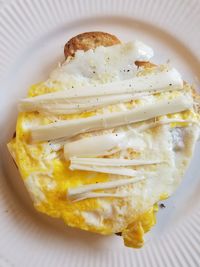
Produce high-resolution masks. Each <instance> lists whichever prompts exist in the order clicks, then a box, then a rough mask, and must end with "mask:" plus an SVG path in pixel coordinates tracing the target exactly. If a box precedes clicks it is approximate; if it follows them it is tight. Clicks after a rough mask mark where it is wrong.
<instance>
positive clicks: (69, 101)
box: [18, 69, 183, 114]
mask: <svg viewBox="0 0 200 267" xmlns="http://www.w3.org/2000/svg"><path fill="white" fill-rule="evenodd" d="M182 88H183V81H182V79H181V76H180V74H179V73H178V72H177V71H176V69H171V70H164V71H162V72H158V73H157V72H156V73H152V74H149V75H145V76H140V77H134V78H132V79H128V80H122V81H118V82H113V83H107V84H101V85H97V86H90V87H86V88H74V89H68V90H64V91H59V92H55V93H49V94H45V95H40V96H35V97H31V98H25V99H22V100H20V102H19V106H18V107H19V110H20V111H40V112H47V113H54V114H70V113H80V112H82V111H86V110H92V109H95V108H97V107H102V106H105V105H110V104H115V103H118V102H126V101H130V100H134V99H138V98H141V97H142V96H144V95H148V94H150V93H153V94H155V93H159V92H162V91H169V90H170V91H171V90H179V89H182Z"/></svg>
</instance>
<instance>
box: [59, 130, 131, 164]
mask: <svg viewBox="0 0 200 267" xmlns="http://www.w3.org/2000/svg"><path fill="white" fill-rule="evenodd" d="M125 136H126V135H125V133H118V134H106V135H97V136H91V137H87V138H83V139H79V140H77V141H74V142H68V143H66V144H65V145H64V155H65V158H66V159H69V158H70V157H74V156H76V157H81V156H82V157H83V156H99V155H105V154H107V152H108V150H110V149H112V148H113V147H115V146H117V145H118V144H119V143H121V142H122V140H123V139H124V138H125Z"/></svg>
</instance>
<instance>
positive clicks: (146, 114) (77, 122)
mask: <svg viewBox="0 0 200 267" xmlns="http://www.w3.org/2000/svg"><path fill="white" fill-rule="evenodd" d="M192 105H193V101H192V98H191V97H190V96H188V95H180V96H177V97H176V98H173V99H160V100H157V101H156V102H153V103H148V104H146V105H141V106H138V107H136V108H133V109H131V110H127V111H121V112H112V113H108V114H103V115H97V116H92V117H88V118H81V119H72V120H65V121H58V122H55V123H51V124H48V125H41V126H33V127H32V129H30V132H31V137H32V140H33V141H45V140H53V139H57V138H61V137H66V138H69V137H72V136H75V135H77V134H80V133H85V132H91V131H95V130H102V129H109V128H114V127H118V126H122V125H127V124H130V123H134V122H139V121H143V120H148V119H151V118H154V117H157V116H161V115H165V114H170V113H176V112H181V111H184V110H187V109H189V108H191V107H192Z"/></svg>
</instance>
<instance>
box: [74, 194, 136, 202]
mask: <svg viewBox="0 0 200 267" xmlns="http://www.w3.org/2000/svg"><path fill="white" fill-rule="evenodd" d="M130 196H131V195H130V194H129V193H115V194H112V193H95V192H91V193H85V194H80V195H76V196H75V198H74V199H73V200H72V201H73V202H77V201H81V200H84V199H89V198H105V197H114V198H125V197H130Z"/></svg>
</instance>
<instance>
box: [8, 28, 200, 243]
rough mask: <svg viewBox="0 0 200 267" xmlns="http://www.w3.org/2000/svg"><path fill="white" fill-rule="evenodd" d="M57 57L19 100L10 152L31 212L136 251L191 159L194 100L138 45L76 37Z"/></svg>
mask: <svg viewBox="0 0 200 267" xmlns="http://www.w3.org/2000/svg"><path fill="white" fill-rule="evenodd" d="M64 52H65V58H66V60H65V62H64V63H63V64H60V65H59V66H58V67H57V68H56V69H55V70H54V71H53V72H52V73H51V74H50V76H49V78H48V80H46V81H45V82H41V83H38V84H35V85H33V86H31V87H30V89H29V92H28V97H27V98H24V99H21V100H20V101H19V111H20V113H19V115H18V120H17V126H16V136H15V137H14V138H13V139H12V140H11V141H10V143H9V144H8V148H9V151H10V153H11V155H12V157H13V159H14V160H15V162H16V165H17V167H18V169H19V172H20V174H21V176H22V179H23V181H24V184H25V186H26V188H27V190H28V191H29V193H30V195H31V197H32V200H33V202H34V206H35V208H36V209H37V210H38V211H40V212H43V213H46V214H48V215H50V216H52V217H57V218H61V219H63V220H64V222H65V223H66V224H67V225H69V226H72V227H77V228H80V229H83V230H88V231H92V232H96V233H99V234H104V235H110V234H114V233H118V234H120V235H122V237H123V239H124V243H125V245H126V246H130V247H141V246H142V245H143V243H144V233H145V232H147V231H149V230H150V228H151V227H152V226H153V225H154V224H155V212H156V211H157V203H158V202H159V201H160V200H163V199H166V198H168V197H169V196H170V195H171V194H172V193H173V192H174V191H175V189H176V188H177V186H178V185H179V184H180V182H181V179H182V177H183V174H184V173H185V170H186V168H187V166H188V163H189V162H190V160H191V157H192V154H193V151H194V146H195V143H196V141H197V138H198V135H199V119H200V116H199V108H198V107H199V96H198V95H197V93H196V92H195V90H194V89H193V88H192V86H191V85H190V84H188V83H187V82H185V81H183V79H182V77H181V75H180V73H179V72H178V71H177V70H176V69H175V68H172V67H171V66H169V65H168V64H164V65H154V64H152V63H151V58H152V57H153V50H152V49H151V48H150V47H148V46H147V45H145V44H143V43H142V42H139V41H133V42H128V43H123V42H120V41H119V40H118V39H117V38H116V37H115V36H113V35H110V34H108V33H102V32H90V33H83V34H80V35H78V36H76V37H74V38H72V39H71V40H70V41H69V42H68V43H67V44H66V45H65V50H64Z"/></svg>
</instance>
